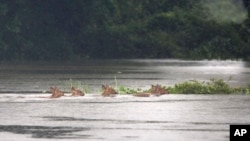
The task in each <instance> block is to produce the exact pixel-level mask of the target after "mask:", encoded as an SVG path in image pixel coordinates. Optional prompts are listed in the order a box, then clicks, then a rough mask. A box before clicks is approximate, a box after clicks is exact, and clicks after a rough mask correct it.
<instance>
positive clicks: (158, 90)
mask: <svg viewBox="0 0 250 141" xmlns="http://www.w3.org/2000/svg"><path fill="white" fill-rule="evenodd" d="M151 94H152V95H155V96H160V95H164V94H168V91H167V90H166V89H165V88H163V87H162V86H161V85H158V84H157V85H151Z"/></svg>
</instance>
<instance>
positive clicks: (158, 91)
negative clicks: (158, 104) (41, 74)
mask: <svg viewBox="0 0 250 141" xmlns="http://www.w3.org/2000/svg"><path fill="white" fill-rule="evenodd" d="M50 92H51V93H52V95H51V96H50V98H59V97H62V96H64V92H63V91H61V90H59V89H58V88H57V87H50ZM116 94H118V92H117V91H116V90H115V89H114V88H112V87H110V86H108V85H102V96H104V97H114V96H116ZM164 94H168V91H167V90H166V89H165V88H163V87H162V86H161V85H158V84H157V85H151V89H150V90H149V91H148V92H140V93H136V94H133V96H136V97H150V96H161V95H164ZM84 95H85V94H84V92H82V91H80V90H78V89H76V88H75V87H72V88H71V96H84Z"/></svg>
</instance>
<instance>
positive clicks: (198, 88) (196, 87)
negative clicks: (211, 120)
mask: <svg viewBox="0 0 250 141" xmlns="http://www.w3.org/2000/svg"><path fill="white" fill-rule="evenodd" d="M167 90H168V91H169V93H172V94H250V86H248V87H247V88H243V87H239V88H233V87H230V86H229V85H228V84H227V83H226V82H225V81H224V80H223V79H214V78H212V79H210V81H208V82H205V81H202V82H199V81H197V80H190V81H186V82H183V83H179V84H175V85H174V86H173V87H167Z"/></svg>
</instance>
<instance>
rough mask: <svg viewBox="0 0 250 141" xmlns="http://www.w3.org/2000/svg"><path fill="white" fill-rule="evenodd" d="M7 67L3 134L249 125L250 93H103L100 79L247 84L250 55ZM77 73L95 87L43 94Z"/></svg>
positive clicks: (122, 134) (0, 82)
mask: <svg viewBox="0 0 250 141" xmlns="http://www.w3.org/2000/svg"><path fill="white" fill-rule="evenodd" d="M0 66H1V68H0V115H1V116H0V137H1V139H0V140H1V141H2V140H3V141H15V140H16V141H17V140H18V141H19V140H40V141H43V140H44V141H47V140H114V141H115V140H124V141H125V140H126V141H127V140H136V141H137V140H163V141H165V140H169V141H179V140H185V141H194V140H197V141H201V140H204V141H214V140H216V141H228V140H229V125H230V124H250V96H249V95H218V94H217V95H182V94H177V95H174V94H170V95H164V96H161V97H148V98H140V97H133V96H130V95H118V96H116V97H113V98H103V97H102V96H100V89H101V84H109V85H112V86H115V81H117V83H118V85H122V86H127V87H134V88H148V87H150V85H151V84H162V85H173V84H175V83H178V82H183V81H186V80H191V79H196V80H200V81H205V80H209V79H210V78H223V79H225V80H226V79H228V78H230V77H232V79H231V80H230V81H228V83H229V84H230V85H231V86H235V87H237V86H247V85H248V84H249V80H250V75H249V74H250V65H249V63H248V62H243V61H183V60H102V61H100V60H95V61H85V62H80V63H74V64H72V63H64V64H56V65H54V64H53V63H51V64H49V63H37V64H32V63H30V64H27V63H26V64H19V65H17V64H15V65H14V64H1V65H0ZM114 77H116V80H115V78H114ZM70 79H72V80H73V82H76V81H79V82H81V83H82V84H83V85H86V87H88V89H90V90H91V91H90V93H89V94H86V96H84V97H69V96H65V97H63V98H59V99H48V98H41V96H42V97H48V96H49V94H48V93H46V92H45V91H47V90H48V89H49V87H50V86H57V87H59V88H61V89H63V90H65V91H68V87H69V82H70ZM44 92H45V93H44ZM68 95H69V94H68Z"/></svg>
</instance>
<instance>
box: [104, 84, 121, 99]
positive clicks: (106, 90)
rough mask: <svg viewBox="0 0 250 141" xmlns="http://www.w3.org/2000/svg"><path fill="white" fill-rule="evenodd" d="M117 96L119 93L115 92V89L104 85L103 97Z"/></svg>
mask: <svg viewBox="0 0 250 141" xmlns="http://www.w3.org/2000/svg"><path fill="white" fill-rule="evenodd" d="M115 94H117V92H116V91H115V89H113V88H112V87H109V86H108V85H102V96H105V97H106V96H115Z"/></svg>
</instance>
